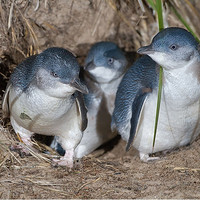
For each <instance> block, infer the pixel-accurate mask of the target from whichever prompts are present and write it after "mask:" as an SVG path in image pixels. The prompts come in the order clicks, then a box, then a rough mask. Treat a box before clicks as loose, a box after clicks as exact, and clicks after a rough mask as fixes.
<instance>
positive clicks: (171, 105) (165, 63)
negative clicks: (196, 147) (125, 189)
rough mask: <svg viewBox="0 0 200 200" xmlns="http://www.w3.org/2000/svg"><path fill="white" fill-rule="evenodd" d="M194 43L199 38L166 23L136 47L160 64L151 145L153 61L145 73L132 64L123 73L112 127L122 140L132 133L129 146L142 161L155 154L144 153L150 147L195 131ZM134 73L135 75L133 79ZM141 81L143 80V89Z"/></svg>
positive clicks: (198, 82)
mask: <svg viewBox="0 0 200 200" xmlns="http://www.w3.org/2000/svg"><path fill="white" fill-rule="evenodd" d="M198 49H199V44H198V42H197V41H196V40H195V38H194V37H193V36H192V34H191V33H189V32H188V31H186V30H185V29H182V28H176V27H172V28H166V29H164V30H162V31H161V32H159V33H158V34H157V35H156V36H155V37H154V38H153V40H152V43H151V44H150V45H149V46H145V47H141V48H140V49H139V50H138V53H140V54H147V55H148V56H150V57H151V58H152V59H153V60H154V61H155V62H157V63H158V64H159V65H161V66H162V67H163V89H162V99H161V107H160V115H159V121H158V128H157V135H156V141H155V146H154V148H153V146H152V145H153V135H154V124H155V115H156V105H157V92H158V70H157V67H156V64H155V63H154V62H153V61H151V62H148V63H151V64H150V65H151V70H150V72H149V74H148V75H145V73H144V71H143V70H139V67H136V68H137V69H135V71H134V70H133V71H134V75H131V74H130V71H128V72H127V74H126V75H125V76H124V80H123V81H122V83H121V85H120V87H119V90H118V92H117V97H116V102H115V110H114V114H113V121H112V127H113V128H116V129H117V130H118V131H119V133H120V134H121V135H122V138H123V139H124V140H126V141H129V142H128V145H130V143H131V141H132V139H133V137H134V140H133V146H134V147H135V148H136V149H137V150H138V151H139V153H140V158H141V159H142V160H143V161H149V160H152V159H156V158H150V157H149V154H151V153H154V152H159V151H167V150H172V149H174V148H177V147H180V146H184V145H187V144H189V143H191V142H192V141H194V139H195V138H196V137H197V136H198V135H199V133H200V118H199V114H200V78H199V77H200V54H199V50H198ZM147 58H148V57H147V56H146V57H142V58H141V59H147ZM141 59H139V60H138V62H136V65H138V63H139V62H140V60H141ZM148 59H149V58H148ZM144 64H145V65H143V67H142V69H143V68H144V69H145V68H147V69H148V68H149V67H148V66H149V65H148V64H147V63H144ZM152 69H153V71H154V72H153V71H152ZM148 70H149V69H148ZM128 74H129V75H128ZM128 76H130V79H131V78H132V77H134V78H133V82H135V81H136V83H132V84H131V81H130V80H129V79H128V78H127V79H128V80H126V79H125V77H128ZM131 76H132V77H131ZM137 77H140V78H139V81H138V78H137ZM149 81H150V82H149ZM126 82H128V83H126ZM142 82H143V84H140V83H142ZM148 82H149V83H150V85H149V84H147V83H148ZM144 83H145V84H147V87H146V88H145V89H143V86H144ZM129 85H131V86H130V87H129ZM148 85H149V86H148ZM123 87H127V89H126V90H125V89H123ZM145 96H146V97H145ZM132 98H133V99H132ZM118 115H119V116H118Z"/></svg>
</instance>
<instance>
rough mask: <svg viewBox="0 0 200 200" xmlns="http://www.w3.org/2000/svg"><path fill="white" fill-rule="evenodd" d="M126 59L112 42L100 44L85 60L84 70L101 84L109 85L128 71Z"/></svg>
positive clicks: (91, 50) (96, 45)
mask: <svg viewBox="0 0 200 200" xmlns="http://www.w3.org/2000/svg"><path fill="white" fill-rule="evenodd" d="M126 64H127V61H126V58H125V56H124V53H123V52H122V51H121V50H120V48H119V47H118V46H117V45H116V44H115V43H112V42H98V43H96V44H95V45H93V46H92V48H91V49H90V51H89V53H88V56H87V58H86V60H85V66H84V69H85V70H86V71H87V72H88V73H89V74H90V75H91V76H92V77H93V79H95V81H97V82H99V83H108V82H110V81H112V80H114V79H116V78H118V77H119V76H120V75H122V74H123V73H124V71H125V69H126Z"/></svg>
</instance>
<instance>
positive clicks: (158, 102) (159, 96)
mask: <svg viewBox="0 0 200 200" xmlns="http://www.w3.org/2000/svg"><path fill="white" fill-rule="evenodd" d="M162 83H163V68H162V67H160V72H159V86H158V97H157V107H156V119H155V125H154V135H153V148H154V146H155V141H156V133H157V127H158V119H159V113H160V102H161V93H162Z"/></svg>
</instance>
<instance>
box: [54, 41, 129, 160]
mask: <svg viewBox="0 0 200 200" xmlns="http://www.w3.org/2000/svg"><path fill="white" fill-rule="evenodd" d="M126 66H127V60H126V57H125V55H124V53H123V52H122V50H121V49H120V48H119V47H118V46H117V45H116V44H115V43H113V42H98V43H96V44H94V45H93V46H92V47H91V49H90V50H89V52H88V55H87V57H86V59H85V64H84V74H83V78H84V81H85V83H86V85H87V87H88V89H89V94H85V95H84V100H85V104H86V107H87V109H88V126H87V128H86V130H85V131H84V135H83V138H82V139H81V142H80V144H79V145H78V146H77V147H76V149H75V157H76V158H82V157H83V156H85V155H88V154H89V153H91V152H92V151H94V150H95V149H96V148H98V147H99V146H100V145H102V144H103V143H105V142H107V141H108V140H110V139H112V138H113V137H114V136H116V134H117V133H112V131H111V128H110V123H111V116H112V112H113V109H114V101H115V95H116V92H117V88H118V85H119V83H120V82H121V79H122V77H123V75H124V73H125V71H126ZM56 145H58V144H57V143H55V141H54V142H53V147H55V149H57V151H58V152H62V150H61V148H59V145H58V146H57V147H56Z"/></svg>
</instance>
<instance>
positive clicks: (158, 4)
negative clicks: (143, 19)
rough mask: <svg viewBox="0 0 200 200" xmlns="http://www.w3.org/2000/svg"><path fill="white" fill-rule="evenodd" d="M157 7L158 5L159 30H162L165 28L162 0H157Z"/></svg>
mask: <svg viewBox="0 0 200 200" xmlns="http://www.w3.org/2000/svg"><path fill="white" fill-rule="evenodd" d="M156 7H157V15H158V25H159V31H161V30H162V29H164V24H163V14H162V1H161V0H156Z"/></svg>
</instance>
